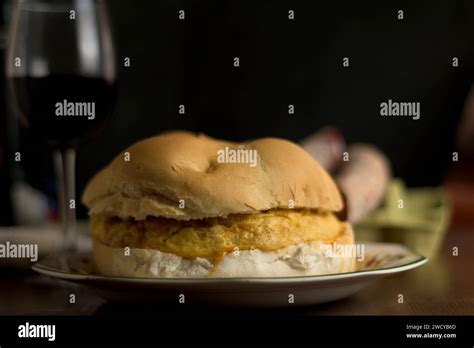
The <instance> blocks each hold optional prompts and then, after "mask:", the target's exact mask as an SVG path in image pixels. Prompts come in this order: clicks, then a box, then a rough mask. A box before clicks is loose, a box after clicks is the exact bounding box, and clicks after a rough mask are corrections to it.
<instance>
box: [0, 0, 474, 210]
mask: <svg viewBox="0 0 474 348" xmlns="http://www.w3.org/2000/svg"><path fill="white" fill-rule="evenodd" d="M471 3H472V2H469V1H447V0H446V1H416V2H414V1H357V2H356V1H352V2H341V1H337V2H332V3H330V2H324V3H320V2H316V1H222V0H221V1H172V0H166V1H152V0H147V1H144V0H142V1H132V0H124V1H109V9H110V15H111V22H112V25H113V31H114V36H115V43H116V54H117V63H118V64H117V67H118V76H119V92H118V98H117V99H118V100H117V104H116V107H115V112H114V114H113V116H112V118H111V119H110V120H109V122H108V124H107V127H106V129H105V130H104V131H103V132H102V133H101V134H100V135H99V136H98V137H97V138H96V139H94V140H93V141H90V142H89V143H87V144H84V145H83V146H81V147H80V149H79V150H78V156H77V192H78V193H81V192H82V190H83V187H84V185H85V184H86V182H87V180H89V179H90V178H91V177H92V176H93V175H94V174H95V172H96V171H97V170H98V169H99V168H101V167H102V166H104V165H106V164H107V163H108V162H109V161H110V160H111V159H112V158H113V157H114V156H116V155H117V154H118V153H119V152H120V151H121V150H123V149H124V148H125V147H127V146H128V145H130V144H131V143H133V142H135V141H137V140H139V139H142V138H144V137H148V136H152V135H154V134H157V133H159V132H161V131H163V130H168V129H188V130H192V131H196V132H203V133H206V134H208V135H211V136H214V137H218V138H225V139H231V140H245V139H248V138H255V137H264V136H276V137H283V138H288V139H291V140H294V141H299V140H301V139H302V138H304V137H305V136H308V135H309V134H311V133H312V132H314V131H316V130H318V129H319V128H320V127H322V126H326V125H333V126H336V127H338V128H340V129H341V130H342V131H343V133H344V135H345V137H346V139H347V141H348V142H366V143H372V144H375V145H376V146H378V147H379V148H380V149H382V150H383V151H384V152H385V153H386V154H387V156H388V157H389V158H390V159H391V162H392V166H393V170H394V174H395V175H396V176H400V177H402V178H403V179H404V180H405V181H406V182H407V183H408V184H409V185H410V186H426V185H438V184H440V182H441V180H442V177H443V173H444V170H445V167H446V165H447V163H448V161H450V160H451V156H452V151H454V137H455V133H456V129H457V126H458V123H459V118H460V116H461V111H462V108H463V104H464V101H465V99H466V97H467V94H468V92H469V89H470V86H471V82H472V73H473V71H472V70H473V64H474V55H473V53H474V52H473V50H474V42H473V41H474V40H473V33H474V31H473V26H474V16H473V15H474V12H473V11H474V4H471ZM180 9H184V10H185V11H186V19H185V20H184V21H182V20H179V19H178V11H179V10H180ZM289 9H293V10H294V11H295V19H294V20H293V21H291V20H289V19H288V10H289ZM398 10H403V11H404V19H403V20H399V19H398V18H397V16H398V13H397V11H398ZM125 57H129V58H130V59H131V66H130V67H124V64H123V60H124V58H125ZM234 57H239V58H240V67H239V68H235V67H234V66H233V58H234ZM343 57H349V59H350V66H349V67H343V65H342V62H343ZM453 57H458V58H459V67H453V66H452V58H453ZM388 99H392V100H394V101H403V102H420V103H421V118H420V119H419V120H417V121H415V120H412V119H411V118H410V117H403V118H383V117H381V116H380V103H381V102H383V101H387V100H388ZM179 104H184V105H185V107H186V114H185V115H180V114H179V113H178V106H179ZM289 104H293V105H295V114H294V115H288V105H289ZM20 149H21V151H22V154H23V155H22V163H21V167H22V169H23V171H24V173H25V175H26V178H27V181H28V182H29V183H30V184H32V185H33V186H35V187H37V188H39V189H41V190H43V191H44V190H45V188H47V187H50V186H51V180H53V178H54V172H53V170H52V160H51V152H50V149H49V148H48V147H47V146H46V145H45V144H43V143H41V142H39V141H38V140H36V139H34V138H32V137H31V136H30V135H29V134H28V133H27V132H25V131H22V132H21V138H20ZM17 165H18V164H16V163H14V162H12V163H11V164H10V165H9V166H10V168H9V170H10V171H11V170H12V169H15V168H13V167H15V166H17ZM13 179H14V178H13ZM6 182H7V181H3V185H5V183H6ZM50 194H51V193H50ZM52 196H53V197H54V194H53V195H52ZM85 213H86V212H85V209H84V208H83V207H81V208H80V209H79V216H82V217H84V216H85Z"/></svg>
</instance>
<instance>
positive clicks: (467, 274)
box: [0, 227, 474, 318]
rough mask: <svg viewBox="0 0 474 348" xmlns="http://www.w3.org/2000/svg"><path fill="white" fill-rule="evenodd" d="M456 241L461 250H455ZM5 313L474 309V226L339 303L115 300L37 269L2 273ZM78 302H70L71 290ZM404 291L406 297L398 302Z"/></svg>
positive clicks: (333, 312)
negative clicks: (258, 306) (243, 305)
mask: <svg viewBox="0 0 474 348" xmlns="http://www.w3.org/2000/svg"><path fill="white" fill-rule="evenodd" d="M453 246H457V247H458V248H459V256H453V255H452V248H453ZM0 282H1V286H0V299H1V300H0V315H94V314H95V315H105V316H108V315H112V316H114V317H115V316H124V317H130V316H133V315H135V314H137V315H139V316H143V315H145V316H150V317H154V318H156V317H157V315H159V314H160V313H162V314H163V315H166V316H167V317H168V318H169V317H176V318H183V317H188V318H193V317H196V318H202V316H203V315H205V316H207V317H217V316H218V317H222V316H232V317H233V318H236V317H237V318H239V317H242V318H243V317H247V316H252V317H253V318H255V317H256V316H257V317H271V318H275V317H303V316H307V315H365V314H370V315H392V314H393V315H452V314H470V315H474V231H473V230H472V228H468V227H466V228H456V229H454V228H451V229H450V231H449V232H448V234H447V238H446V240H445V242H444V245H443V248H442V249H441V251H440V254H439V256H438V257H437V258H436V259H432V260H430V261H429V262H428V263H427V264H426V265H424V266H422V267H420V268H418V269H415V270H412V271H409V272H406V273H403V274H399V275H395V276H391V277H389V278H385V279H381V280H379V281H377V282H376V283H374V284H372V285H370V286H369V287H367V288H366V289H364V290H362V291H361V292H359V293H358V294H356V295H354V296H352V297H350V298H347V299H344V300H341V301H336V302H333V303H329V304H325V305H319V306H312V307H303V308H290V309H283V310H282V309H279V310H265V311H258V310H252V311H247V310H237V311H236V310H227V311H225V310H219V309H210V308H202V307H193V306H190V305H188V306H182V305H181V306H169V307H166V306H165V307H163V306H159V307H158V306H137V305H113V304H109V303H107V302H106V301H104V300H102V299H101V298H99V297H97V296H96V295H95V294H94V293H93V292H92V291H90V290H89V289H87V288H85V287H83V286H79V285H76V284H72V283H68V282H64V281H59V280H52V279H49V278H48V277H46V276H41V275H37V274H34V273H32V272H27V273H19V272H18V271H2V272H1V273H0ZM71 293H74V294H75V295H76V303H75V304H70V303H69V295H70V294H71ZM399 294H403V297H404V303H402V304H400V303H398V295H399Z"/></svg>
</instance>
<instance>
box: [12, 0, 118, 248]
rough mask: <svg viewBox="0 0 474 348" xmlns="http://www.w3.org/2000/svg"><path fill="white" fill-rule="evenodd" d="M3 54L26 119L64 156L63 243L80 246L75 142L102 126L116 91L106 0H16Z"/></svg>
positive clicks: (18, 105)
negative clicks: (77, 241) (77, 233)
mask: <svg viewBox="0 0 474 348" xmlns="http://www.w3.org/2000/svg"><path fill="white" fill-rule="evenodd" d="M14 5H15V6H14V10H13V18H12V23H11V28H10V34H9V38H8V40H9V42H8V49H7V56H6V61H5V67H6V76H7V79H8V81H9V87H10V88H11V91H12V95H13V99H14V109H15V110H16V113H17V114H18V115H19V117H20V120H21V122H22V123H23V125H24V126H26V127H27V128H28V129H30V131H31V132H32V133H33V134H34V135H35V136H38V137H39V138H42V139H44V140H46V141H47V142H48V143H49V144H50V145H51V146H52V147H53V149H54V150H55V152H56V153H57V154H58V158H60V161H59V162H60V165H59V168H60V170H59V171H58V173H59V175H58V176H59V177H58V179H59V182H60V186H62V199H61V200H60V201H59V203H58V206H62V207H63V208H62V213H63V214H62V215H63V232H64V234H63V244H64V248H65V249H67V250H74V249H75V248H76V211H75V208H76V207H75V205H76V201H75V199H76V197H75V175H74V171H75V149H76V147H77V146H78V145H79V144H80V143H81V142H82V141H84V140H86V139H87V138H90V137H92V136H94V135H95V134H97V132H98V131H99V130H100V129H101V128H102V127H103V126H104V122H105V120H106V118H107V117H108V116H109V114H110V113H111V110H112V107H113V104H114V101H115V94H116V75H115V56H114V49H113V44H112V38H111V32H110V26H109V20H108V15H107V10H106V4H105V1H104V0H54V1H52V0H18V1H16V2H15V4H14Z"/></svg>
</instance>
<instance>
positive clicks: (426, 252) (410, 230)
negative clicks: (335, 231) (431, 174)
mask: <svg viewBox="0 0 474 348" xmlns="http://www.w3.org/2000/svg"><path fill="white" fill-rule="evenodd" d="M450 215H451V209H450V206H449V202H448V199H447V197H446V195H445V194H444V192H443V189H442V188H441V187H423V188H407V187H405V184H404V183H403V181H402V180H400V179H394V180H392V181H391V182H390V185H389V186H388V190H387V193H386V195H385V197H384V200H383V204H382V205H381V206H380V207H379V208H378V209H376V210H375V211H374V212H372V213H371V214H369V215H368V216H366V217H365V219H364V220H363V221H362V222H361V223H360V224H358V225H356V227H355V230H356V231H357V233H356V240H357V241H364V242H365V241H368V242H387V243H402V244H404V245H406V246H407V247H408V248H410V249H411V250H413V251H415V252H417V253H419V254H421V255H423V256H425V257H428V258H433V257H435V256H436V255H437V253H438V250H439V249H440V247H441V245H442V242H443V240H444V237H445V235H446V231H447V229H448V225H449V219H450Z"/></svg>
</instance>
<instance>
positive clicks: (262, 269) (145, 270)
mask: <svg viewBox="0 0 474 348" xmlns="http://www.w3.org/2000/svg"><path fill="white" fill-rule="evenodd" d="M344 225H345V228H344V232H343V233H342V234H341V236H340V237H339V238H338V239H337V240H336V241H335V242H334V244H326V245H324V246H325V247H324V246H323V244H322V243H321V242H320V241H313V242H310V243H304V244H298V245H291V246H288V247H286V248H283V249H280V250H275V251H262V250H259V249H254V250H243V251H237V252H235V251H234V252H230V253H227V254H226V255H225V256H224V257H223V259H222V260H220V261H219V262H218V263H216V264H213V263H212V261H210V260H208V259H206V258H195V259H192V260H191V259H184V258H182V257H180V256H178V255H175V254H171V253H164V252H161V251H159V250H154V249H130V250H129V251H128V252H124V248H112V247H109V246H106V245H104V244H102V243H100V242H98V241H97V240H94V243H93V250H94V258H95V262H96V266H97V268H98V271H99V272H100V273H102V274H106V275H111V276H125V277H148V278H149V277H151V278H228V277H292V276H309V275H321V274H333V273H344V272H351V271H353V270H354V269H355V262H356V258H355V249H354V248H353V247H354V244H353V242H354V236H353V232H352V228H351V226H350V225H349V224H347V223H346V224H344ZM334 245H337V246H338V247H335V248H334V249H332V247H333V246H334ZM341 246H343V247H344V246H345V247H348V248H346V249H344V248H341ZM327 248H329V251H328V249H327ZM344 250H345V252H344Z"/></svg>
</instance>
